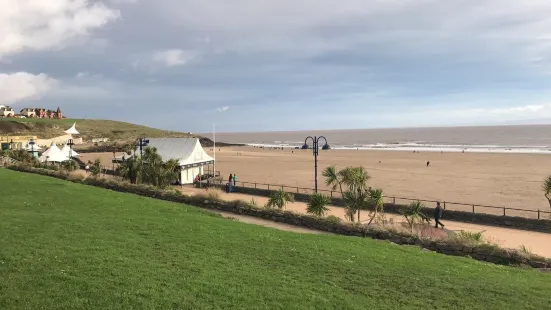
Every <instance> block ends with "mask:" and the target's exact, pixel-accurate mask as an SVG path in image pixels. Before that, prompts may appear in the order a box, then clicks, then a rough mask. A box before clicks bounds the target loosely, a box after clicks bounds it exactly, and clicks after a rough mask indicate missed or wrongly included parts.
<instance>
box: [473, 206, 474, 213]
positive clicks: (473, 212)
mask: <svg viewBox="0 0 551 310" xmlns="http://www.w3.org/2000/svg"><path fill="white" fill-rule="evenodd" d="M473 214H474V205H473Z"/></svg>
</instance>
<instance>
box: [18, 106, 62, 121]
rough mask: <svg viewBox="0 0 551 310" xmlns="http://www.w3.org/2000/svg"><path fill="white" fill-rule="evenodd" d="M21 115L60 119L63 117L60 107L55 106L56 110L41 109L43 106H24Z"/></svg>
mask: <svg viewBox="0 0 551 310" xmlns="http://www.w3.org/2000/svg"><path fill="white" fill-rule="evenodd" d="M21 115H24V116H25V117H29V118H31V117H36V118H54V119H62V118H65V117H64V116H63V113H62V112H61V108H59V107H58V108H57V110H56V111H53V110H48V109H43V108H24V109H23V110H21Z"/></svg>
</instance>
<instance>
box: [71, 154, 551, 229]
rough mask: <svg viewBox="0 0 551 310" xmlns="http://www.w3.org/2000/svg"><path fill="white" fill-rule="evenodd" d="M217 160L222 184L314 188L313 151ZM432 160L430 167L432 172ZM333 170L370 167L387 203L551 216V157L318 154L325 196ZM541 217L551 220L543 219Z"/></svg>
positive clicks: (106, 161)
mask: <svg viewBox="0 0 551 310" xmlns="http://www.w3.org/2000/svg"><path fill="white" fill-rule="evenodd" d="M206 151H207V152H208V153H209V154H210V155H211V156H212V155H213V152H212V149H209V148H206ZM82 155H83V157H82V159H83V160H85V161H87V160H89V159H90V160H93V159H95V158H101V160H102V163H104V164H105V165H106V166H107V167H109V168H111V158H112V157H113V154H112V153H99V154H82ZM216 161H217V165H216V170H218V171H220V172H221V174H222V176H223V177H224V180H226V179H227V177H228V176H229V174H230V173H232V174H233V173H234V174H237V181H238V182H243V181H244V182H251V183H254V182H256V183H269V184H278V185H279V184H282V185H287V186H295V187H296V186H298V187H302V188H313V187H314V157H313V155H312V150H295V149H284V150H272V149H260V148H253V147H231V148H217V152H216ZM427 161H430V167H428V168H427V166H426V162H427ZM330 165H336V166H337V167H338V168H343V167H346V166H359V165H362V166H364V167H365V169H366V170H367V171H368V172H369V174H370V175H371V180H370V181H369V185H370V186H372V187H377V188H382V189H383V190H384V192H385V195H386V196H389V197H391V196H395V197H404V198H412V199H422V200H440V201H446V207H447V209H458V210H466V211H471V210H472V206H459V205H454V204H451V203H450V202H458V203H465V204H477V205H489V206H496V207H507V208H518V209H525V210H531V209H534V210H537V209H541V210H542V211H548V212H549V211H551V209H550V208H549V204H548V202H547V200H546V199H545V197H544V195H543V192H542V191H541V183H542V180H543V179H544V178H545V177H546V176H547V175H548V174H551V168H547V167H551V156H548V155H541V154H489V153H439V152H421V153H413V152H400V151H361V150H360V151H354V150H352V151H346V150H329V151H320V154H319V157H318V173H319V176H318V186H319V188H320V189H328V188H327V187H326V186H325V184H324V179H323V177H322V176H321V172H322V171H323V169H325V168H326V167H327V166H330ZM258 186H259V187H261V185H258ZM264 188H265V186H264ZM288 190H289V191H296V189H288ZM301 191H302V190H301ZM335 194H336V193H335ZM396 202H399V203H408V201H406V200H401V199H396ZM429 205H430V204H429ZM475 210H476V212H486V213H495V214H500V215H502V214H503V210H502V209H490V208H482V207H476V208H475ZM507 215H511V216H518V215H522V216H526V217H537V213H531V212H521V211H511V210H507ZM540 216H541V217H542V218H543V217H545V216H547V217H549V215H546V214H544V213H541V215H540Z"/></svg>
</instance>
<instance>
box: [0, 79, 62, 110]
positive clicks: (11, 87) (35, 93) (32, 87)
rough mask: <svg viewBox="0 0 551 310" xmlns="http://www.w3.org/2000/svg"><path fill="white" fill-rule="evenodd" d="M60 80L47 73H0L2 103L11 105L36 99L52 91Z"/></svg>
mask: <svg viewBox="0 0 551 310" xmlns="http://www.w3.org/2000/svg"><path fill="white" fill-rule="evenodd" d="M57 84H58V81H57V80H55V79H53V78H51V77H49V76H47V75H45V74H38V75H34V74H30V73H27V72H17V73H13V74H2V73H0V94H2V95H1V96H0V104H4V105H10V104H16V103H19V102H22V101H26V100H36V99H39V98H41V97H43V96H44V95H46V94H47V93H48V92H50V91H51V90H52V89H53V88H54V87H55V86H56V85H57Z"/></svg>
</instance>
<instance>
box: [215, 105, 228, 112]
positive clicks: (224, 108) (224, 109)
mask: <svg viewBox="0 0 551 310" xmlns="http://www.w3.org/2000/svg"><path fill="white" fill-rule="evenodd" d="M229 109H230V107H229V106H225V107H221V108H216V111H217V112H226V111H228V110H229Z"/></svg>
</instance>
